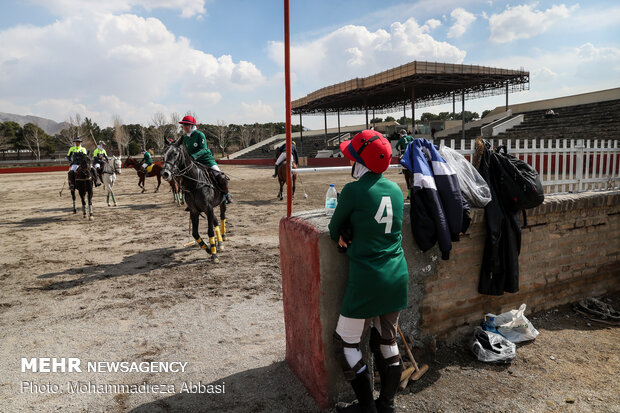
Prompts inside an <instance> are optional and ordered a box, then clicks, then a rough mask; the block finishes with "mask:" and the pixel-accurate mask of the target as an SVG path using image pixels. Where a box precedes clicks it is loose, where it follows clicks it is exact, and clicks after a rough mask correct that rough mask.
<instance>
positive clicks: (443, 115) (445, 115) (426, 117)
mask: <svg viewBox="0 0 620 413" xmlns="http://www.w3.org/2000/svg"><path fill="white" fill-rule="evenodd" d="M490 112H491V111H490V110H485V111H483V112H482V116H480V115H479V114H478V112H470V111H468V110H466V111H465V122H471V121H474V120H478V119H480V118H481V117H482V118H483V117H485V116H486V115H487V114H488V113H490ZM462 116H463V115H462V112H456V113H454V114H452V112H439V113H438V114H437V115H435V114H434V113H430V112H424V113H422V116H420V118H419V119H416V122H428V121H432V120H461V119H462ZM379 122H398V123H399V124H400V125H406V124H408V123H409V124H410V123H411V118H409V117H406V116H401V117H400V118H399V119H396V118H394V117H393V116H387V117H386V118H385V119H383V118H378V117H375V118H373V119H371V120H370V123H379Z"/></svg>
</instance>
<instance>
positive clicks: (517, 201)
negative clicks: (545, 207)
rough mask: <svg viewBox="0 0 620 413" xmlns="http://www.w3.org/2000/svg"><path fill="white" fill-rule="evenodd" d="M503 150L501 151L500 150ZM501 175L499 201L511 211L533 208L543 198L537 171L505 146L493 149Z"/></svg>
mask: <svg viewBox="0 0 620 413" xmlns="http://www.w3.org/2000/svg"><path fill="white" fill-rule="evenodd" d="M502 151H503V152H502ZM495 155H496V156H495V157H496V159H497V161H498V163H499V166H500V171H501V176H499V177H498V178H499V180H498V183H499V188H500V194H499V195H500V198H501V203H502V204H503V205H504V206H505V207H507V208H509V209H511V210H512V211H521V210H523V209H530V208H535V207H537V206H538V205H540V204H542V203H543V201H544V200H545V194H544V193H543V186H542V183H541V182H540V178H539V176H538V172H537V171H536V169H534V168H533V167H532V166H531V165H529V164H528V163H527V162H524V161H522V160H521V159H518V158H515V157H514V156H512V155H509V154H508V151H507V150H506V147H505V146H500V147H498V148H496V149H495Z"/></svg>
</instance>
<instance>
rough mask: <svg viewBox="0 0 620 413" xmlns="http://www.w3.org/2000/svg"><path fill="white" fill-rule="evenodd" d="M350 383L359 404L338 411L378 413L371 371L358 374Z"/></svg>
mask: <svg viewBox="0 0 620 413" xmlns="http://www.w3.org/2000/svg"><path fill="white" fill-rule="evenodd" d="M350 383H351V387H353V391H354V392H355V397H357V404H352V405H350V406H347V407H345V408H343V409H338V411H339V412H345V413H354V412H361V413H377V408H376V407H375V400H374V397H373V395H372V390H373V380H372V378H371V377H370V370H368V367H367V368H366V370H364V371H363V372H361V373H357V374H356V375H355V378H354V379H353V380H351V381H350Z"/></svg>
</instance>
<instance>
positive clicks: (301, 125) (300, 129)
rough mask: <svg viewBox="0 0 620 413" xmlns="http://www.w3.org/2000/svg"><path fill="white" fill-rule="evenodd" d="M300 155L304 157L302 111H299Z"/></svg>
mask: <svg viewBox="0 0 620 413" xmlns="http://www.w3.org/2000/svg"><path fill="white" fill-rule="evenodd" d="M299 145H300V146H299V154H300V155H301V156H304V124H303V123H302V121H301V111H299Z"/></svg>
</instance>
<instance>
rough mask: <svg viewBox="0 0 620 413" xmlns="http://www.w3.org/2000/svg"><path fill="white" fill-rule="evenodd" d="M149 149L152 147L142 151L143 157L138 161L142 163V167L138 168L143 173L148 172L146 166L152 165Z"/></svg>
mask: <svg viewBox="0 0 620 413" xmlns="http://www.w3.org/2000/svg"><path fill="white" fill-rule="evenodd" d="M150 151H152V149H150V150H148V149H146V150H144V152H143V154H144V157H143V158H142V160H141V161H140V163H141V164H142V169H141V170H140V172H143V173H144V174H145V175H146V174H147V173H148V171H147V168H148V167H149V166H151V165H153V156H152V154H151V152H150Z"/></svg>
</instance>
